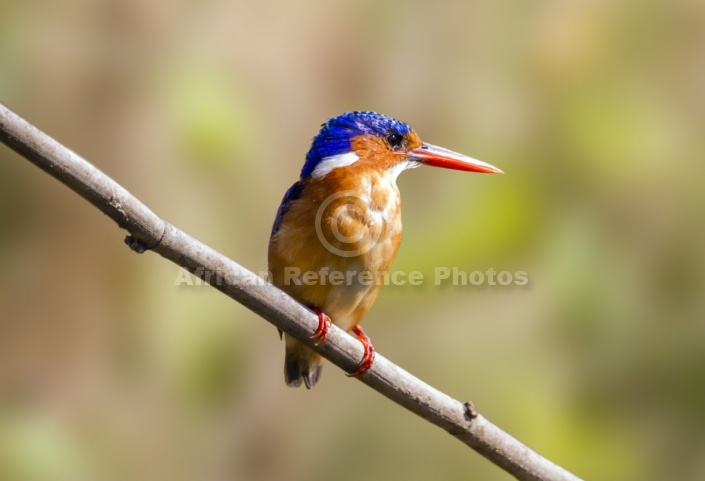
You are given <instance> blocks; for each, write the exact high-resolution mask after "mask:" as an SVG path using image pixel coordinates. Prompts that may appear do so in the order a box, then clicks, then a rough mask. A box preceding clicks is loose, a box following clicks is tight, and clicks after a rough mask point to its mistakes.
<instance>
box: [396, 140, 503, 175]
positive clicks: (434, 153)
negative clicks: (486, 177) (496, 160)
mask: <svg viewBox="0 0 705 481" xmlns="http://www.w3.org/2000/svg"><path fill="white" fill-rule="evenodd" d="M407 158H408V159H410V160H415V161H417V162H421V163H422V164H426V165H432V166H434V167H443V168H446V169H455V170H465V171H467V172H482V173H486V174H503V173H504V172H502V171H501V170H499V169H498V168H497V167H494V166H492V165H490V164H487V163H485V162H482V161H481V160H477V159H473V158H472V157H468V156H467V155H463V154H459V153H457V152H453V151H452V150H448V149H444V148H443V147H438V146H435V145H432V144H426V143H424V144H423V145H421V147H418V148H416V149H414V150H411V151H409V154H408V156H407Z"/></svg>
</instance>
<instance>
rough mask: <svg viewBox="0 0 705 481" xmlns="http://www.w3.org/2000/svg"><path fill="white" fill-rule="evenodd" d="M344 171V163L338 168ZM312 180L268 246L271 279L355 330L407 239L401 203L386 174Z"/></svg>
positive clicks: (344, 327) (294, 295)
mask: <svg viewBox="0 0 705 481" xmlns="http://www.w3.org/2000/svg"><path fill="white" fill-rule="evenodd" d="M338 170H341V171H342V170H344V169H338ZM334 174H335V172H332V173H331V174H329V175H327V176H326V177H324V178H322V179H315V180H313V181H312V182H311V183H310V184H309V185H308V186H307V187H306V188H305V189H304V191H303V193H302V195H301V197H300V198H299V199H298V200H297V201H296V203H295V204H294V205H293V206H292V207H291V209H290V210H289V211H288V212H287V213H286V214H285V215H284V217H283V218H282V222H281V227H280V229H279V231H278V232H277V233H276V234H275V235H274V236H273V237H272V239H271V240H270V245H269V270H270V271H271V272H272V279H271V280H272V282H273V283H274V284H275V285H276V286H278V287H279V288H281V289H282V290H284V291H285V292H287V293H289V294H290V295H291V296H293V297H294V298H296V299H297V300H299V301H300V302H302V303H304V304H306V305H308V306H310V307H315V308H318V309H320V310H322V311H323V312H325V313H326V314H328V315H329V316H330V317H331V319H332V320H333V322H334V323H335V324H336V325H338V326H340V327H342V328H343V329H346V330H349V329H351V328H352V327H354V326H355V325H357V324H359V322H360V321H361V320H362V318H363V317H364V316H365V314H366V313H367V311H368V310H369V309H370V307H371V306H372V304H373V302H374V300H375V299H376V297H377V294H378V293H379V290H380V288H381V286H382V284H383V283H384V278H385V276H386V274H387V272H388V271H389V268H390V266H391V264H392V261H393V260H394V256H395V255H396V252H397V249H398V248H399V243H400V242H401V201H400V198H399V190H398V189H397V186H396V184H395V181H394V179H393V178H392V177H391V176H390V175H389V174H388V173H387V172H371V173H367V174H364V175H355V176H349V175H348V176H345V175H334Z"/></svg>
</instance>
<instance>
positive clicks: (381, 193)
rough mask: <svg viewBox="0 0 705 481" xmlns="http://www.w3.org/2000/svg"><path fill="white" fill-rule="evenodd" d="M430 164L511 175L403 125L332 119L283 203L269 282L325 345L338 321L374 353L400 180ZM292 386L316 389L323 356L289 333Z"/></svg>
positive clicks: (367, 356) (287, 371)
mask: <svg viewBox="0 0 705 481" xmlns="http://www.w3.org/2000/svg"><path fill="white" fill-rule="evenodd" d="M421 165H431V166H435V167H445V168H448V169H456V170H464V171H469V172H485V173H502V171H501V170H499V169H498V168H496V167H493V166H491V165H489V164H486V163H484V162H481V161H479V160H475V159H473V158H470V157H467V156H465V155H463V154H459V153H456V152H453V151H451V150H447V149H444V148H441V147H436V146H435V145H431V144H428V143H425V142H422V141H421V139H420V138H419V136H418V134H417V133H416V132H415V131H414V130H413V129H412V128H411V127H409V126H408V125H407V124H405V123H404V122H400V121H399V120H395V119H393V118H391V117H387V116H385V115H382V114H378V113H375V112H359V111H358V112H348V113H344V114H343V115H340V116H338V117H335V118H332V119H330V120H328V121H327V122H326V123H324V124H323V125H322V126H321V130H320V132H319V133H318V135H316V137H315V138H314V139H313V143H312V145H311V148H310V150H309V151H308V154H307V155H306V161H305V163H304V166H303V169H302V170H301V177H300V179H299V180H298V181H297V182H296V183H295V184H294V185H292V186H291V188H289V190H288V191H287V192H286V194H285V195H284V199H283V200H282V203H281V205H280V206H279V210H278V212H277V215H276V219H275V221H274V226H273V227H272V233H271V237H270V240H269V253H268V261H269V273H270V281H271V282H272V283H273V284H274V285H275V286H277V287H279V288H280V289H282V290H283V291H285V292H286V293H288V294H289V295H291V296H292V297H293V298H294V299H296V300H298V301H299V302H301V303H302V304H304V305H305V306H307V307H309V308H310V309H311V310H312V311H313V312H315V313H316V314H317V315H318V319H319V326H318V330H317V331H316V333H315V334H314V335H313V336H312V337H313V338H317V339H318V343H319V344H320V343H323V342H325V339H326V332H327V330H328V327H329V325H330V323H331V322H332V323H333V324H335V325H336V326H338V327H340V328H341V329H344V330H345V331H348V332H349V331H352V332H353V333H354V334H355V335H356V336H357V338H358V339H359V340H360V342H362V344H363V346H364V356H363V358H362V361H361V362H360V365H359V367H358V369H357V370H356V371H355V372H353V373H351V374H350V375H351V376H355V377H360V376H362V375H364V374H365V373H366V372H367V371H368V370H369V369H370V368H371V367H372V363H373V362H374V353H375V351H374V348H373V347H372V343H371V342H370V340H369V338H368V337H367V336H366V335H365V333H364V331H363V330H362V329H361V328H360V322H361V321H362V319H363V318H364V317H365V314H367V311H369V310H370V308H371V307H372V304H373V303H374V301H375V299H376V298H377V295H378V294H379V291H380V289H381V287H382V285H384V283H385V282H384V280H385V279H386V277H387V275H388V272H389V268H390V266H391V265H392V261H393V260H394V256H395V255H396V253H397V249H399V244H400V242H401V232H402V228H401V198H400V196H399V189H398V188H397V185H396V180H397V176H398V175H399V174H400V173H401V171H403V170H405V169H413V168H416V167H419V166H421ZM285 342H286V354H285V359H284V378H285V381H286V384H287V385H289V386H292V387H297V386H300V385H301V383H302V381H303V383H304V384H305V385H306V387H307V388H309V389H310V388H312V387H313V386H314V385H315V384H316V382H317V381H318V379H319V377H320V375H321V368H322V366H323V358H322V357H321V356H319V355H318V354H317V353H315V352H314V351H312V350H311V349H309V348H307V347H306V346H304V345H303V344H302V343H300V342H299V341H297V340H296V339H294V338H293V337H291V336H288V335H285Z"/></svg>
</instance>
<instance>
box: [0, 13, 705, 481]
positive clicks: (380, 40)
mask: <svg viewBox="0 0 705 481" xmlns="http://www.w3.org/2000/svg"><path fill="white" fill-rule="evenodd" d="M0 9H1V11H2V15H1V16H0V72H2V74H1V75H0V101H2V102H3V103H5V104H6V105H8V106H9V107H10V108H12V109H13V110H15V111H16V112H17V113H19V114H20V115H22V116H23V117H25V118H26V119H27V120H29V121H30V122H32V123H34V124H35V125H36V126H38V127H39V128H40V129H42V130H44V131H45V132H47V133H48V134H50V135H52V136H53V137H55V138H56V139H58V140H59V141H60V142H62V143H63V144H65V145H67V146H68V147H70V148H72V149H73V150H75V151H76V152H78V153H80V154H81V155H82V156H84V157H85V158H87V159H88V160H90V161H91V162H93V163H94V164H95V165H96V166H98V167H99V168H100V169H102V170H103V171H105V172H106V173H107V174H108V175H110V176H112V177H113V178H114V179H115V180H117V181H118V182H120V183H121V184H122V185H124V186H125V187H126V188H127V189H129V190H130V191H131V192H133V193H134V194H135V195H137V196H138V197H139V198H140V199H141V200H142V201H144V202H145V203H146V204H147V205H149V206H150V207H151V208H152V209H153V210H154V211H155V212H156V213H157V214H158V215H160V216H162V217H163V218H165V219H166V220H167V221H169V222H171V223H173V224H174V225H176V226H178V227H179V228H181V229H183V230H185V231H186V232H188V233H190V234H191V235H193V236H195V237H197V238H199V239H200V240H202V241H204V242H206V243H207V244H209V245H211V246H212V247H214V248H215V249H217V250H219V251H221V252H223V253H224V254H226V255H228V256H229V257H231V258H232V259H234V260H236V261H237V262H239V263H240V264H242V265H244V266H245V267H247V268H249V269H251V270H254V271H256V272H258V271H263V270H265V269H266V250H267V242H268V237H269V231H270V228H271V223H272V221H273V218H274V214H275V212H276V209H277V206H278V205H279V202H280V200H281V198H282V196H283V194H284V192H285V191H286V189H287V188H288V187H289V186H290V185H291V184H292V183H293V182H294V181H295V180H296V179H297V177H298V174H299V170H300V168H301V165H302V162H303V158H304V155H305V153H306V151H307V150H308V146H309V143H310V140H311V138H312V137H313V136H314V135H315V134H316V133H317V131H318V127H319V125H320V124H321V123H322V122H324V121H325V120H326V119H328V118H329V117H332V116H335V115H338V114H340V113H342V112H344V111H347V110H356V109H362V110H367V109H370V110H376V111H379V112H382V113H385V114H387V115H391V116H393V117H396V118H399V119H401V120H403V121H406V122H408V123H409V124H410V125H412V126H413V127H414V128H415V129H416V130H417V131H418V132H419V133H420V135H421V137H422V138H423V139H425V140H427V141H429V142H432V143H434V144H437V145H442V146H445V147H448V148H451V149H453V150H457V151H460V152H463V153H466V154H468V155H471V156H474V157H477V158H479V159H482V160H485V161H487V162H490V163H492V164H494V165H496V166H498V167H500V168H502V169H503V170H504V171H505V172H506V175H503V176H480V175H470V174H462V173H459V172H453V171H443V170H440V169H425V168H422V169H417V170H414V171H411V172H408V173H405V174H404V175H402V176H401V178H400V179H399V187H400V190H401V192H402V198H403V200H404V241H403V243H402V247H401V249H400V251H399V254H398V256H397V260H396V262H395V265H394V268H395V269H398V270H403V271H406V272H409V271H413V270H418V271H421V272H423V273H424V274H425V276H426V282H425V283H424V284H423V285H422V286H418V287H411V286H408V285H407V286H389V287H387V288H385V289H383V290H382V294H381V295H380V297H379V300H378V301H377V303H376V305H375V307H374V308H373V309H372V311H371V312H370V314H369V315H368V317H367V319H366V321H365V328H366V330H367V332H368V333H369V334H370V336H371V337H372V339H373V340H374V342H375V346H376V347H377V348H378V350H379V351H380V352H381V353H382V354H383V355H384V356H386V357H388V358H389V359H391V360H393V361H394V362H396V363H398V364H399V365H400V366H402V367H403V368H405V369H407V370H409V371H410V372H412V373H414V374H415V375H417V376H418V377H420V378H421V379H423V380H424V381H426V382H428V383H430V384H431V385H433V386H435V387H437V388H439V389H441V390H443V391H445V392H447V393H448V394H450V395H451V396H454V397H456V398H458V399H460V400H466V399H472V400H473V402H474V403H475V405H476V406H477V407H478V409H479V411H480V412H481V413H482V414H484V415H485V416H486V417H488V418H489V419H490V420H492V421H493V422H494V423H496V424H498V425H499V426H500V427H502V428H503V429H505V430H506V431H508V432H510V433H511V434H512V435H514V436H515V437H517V438H518V439H520V440H521V441H523V442H524V443H526V444H528V445H529V446H530V447H532V448H534V449H535V450H537V451H538V452H539V453H541V454H543V455H545V456H547V457H548V458H550V459H551V460H553V461H554V462H556V463H558V464H560V465H562V466H564V467H565V468H567V469H568V470H570V471H572V472H574V473H576V474H577V475H579V476H581V477H584V478H587V479H619V480H637V479H638V480H660V479H705V457H703V456H702V453H703V452H705V409H703V408H704V407H705V295H704V294H705V248H704V247H703V234H704V233H705V215H703V207H704V206H705V188H703V179H705V162H704V161H705V135H703V130H704V127H705V57H704V56H703V52H705V3H703V2H701V1H697V0H676V1H670V2H667V1H665V0H660V1H659V0H647V1H643V0H641V1H637V0H631V1H627V0H624V1H607V0H590V1H588V0H576V1H572V2H564V1H557V0H541V1H535V2H524V1H518V0H514V1H512V0H500V1H471V2H465V1H447V2H433V3H432V2H402V1H381V2H380V1H362V2H323V1H303V2H296V3H294V2H284V1H279V2H276V1H275V2H242V1H232V0H229V1H225V0H208V1H202V2H193V1H191V2H167V1H164V0H139V1H138V0H127V1H120V2H118V1H107V0H103V1H89V0H66V1H62V2H50V1H46V0H35V1H19V0H0ZM0 233H1V234H2V235H0V479H2V480H12V481H25V480H27V481H44V480H47V481H49V480H51V481H55V480H125V479H131V480H150V481H152V480H170V481H176V480H196V479H197V480H212V481H220V480H283V479H286V480H328V479H337V480H341V481H344V480H352V479H360V478H361V477H365V478H367V479H406V480H409V481H411V480H428V479H440V480H454V479H468V478H472V479H483V480H506V479H511V478H510V477H509V476H508V475H506V474H504V473H503V472H502V471H500V470H499V469H498V468H495V467H494V466H493V465H491V464H490V463H489V462H487V461H485V460H484V459H483V458H481V457H480V456H479V455H477V454H475V453H473V452H472V451H470V450H469V449H467V448H466V447H465V446H463V445H462V444H461V443H458V442H457V441H455V440H453V439H452V438H451V437H450V436H448V435H447V434H446V433H444V432H443V431H441V430H440V429H438V428H435V427H433V426H431V425H429V424H427V423H426V422H424V421H422V420H420V419H418V418H416V417H415V416H413V415H412V414H410V413H408V412H406V411H404V410H403V409H401V408H399V407H397V406H396V405H394V404H392V403H391V402H389V401H388V400H386V399H385V398H383V397H382V396H380V395H378V394H377V393H376V392H374V391H372V390H370V389H368V388H366V387H364V386H363V385H361V384H359V383H356V382H355V381H353V380H350V379H348V378H346V377H345V376H344V374H343V373H342V372H341V371H340V370H338V369H337V368H335V367H333V366H331V365H327V366H326V367H325V369H324V371H323V377H322V380H321V382H320V383H319V385H318V386H317V387H316V388H315V389H314V390H313V391H306V390H304V389H298V390H293V389H289V388H287V387H286V386H285V385H284V381H283V374H282V365H283V351H284V346H283V344H282V343H281V342H280V341H279V338H278V336H277V333H276V330H275V329H274V328H273V327H272V326H271V325H269V324H267V323H266V322H264V321H262V319H260V318H258V317H257V316H255V315H254V314H252V313H250V312H249V311H248V310H246V309H245V308H244V307H242V306H240V305H238V304H236V303H235V302H232V301H230V300H229V299H227V298H226V297H225V296H223V295H221V294H220V293H218V292H216V291H215V290H213V289H211V288H209V287H207V286H195V285H193V286H189V285H184V284H182V285H178V282H177V280H178V279H179V278H182V279H183V275H182V273H180V271H179V269H178V268H177V267H176V266H174V265H172V264H171V263H169V262H166V261H164V260H163V259H161V258H160V257H158V256H156V255H154V254H145V255H142V256H138V255H135V254H133V253H132V252H130V251H129V250H128V249H127V248H126V247H125V245H124V244H123V237H124V232H121V231H119V230H118V229H117V228H116V226H115V225H114V224H113V223H112V222H111V221H110V220H109V219H108V218H107V217H105V216H103V215H102V214H100V213H99V212H98V211H97V210H95V209H94V208H93V207H91V206H90V205H89V204H88V203H86V202H85V201H83V200H82V199H80V198H79V197H78V196H77V195H75V194H74V193H72V192H70V191H69V190H68V189H67V188H65V187H63V186H61V185H59V184H58V183H57V182H56V181H55V180H53V179H51V178H50V177H49V176H47V175H46V174H44V173H42V172H41V171H39V170H38V169H36V168H35V167H33V166H32V165H30V164H29V163H28V162H27V161H25V160H23V159H22V158H20V157H19V156H18V155H16V154H14V153H13V152H11V151H10V150H9V149H7V148H5V147H4V146H0ZM439 266H445V267H450V268H452V267H457V268H458V269H460V270H464V271H475V270H480V271H484V270H486V269H487V268H489V267H492V268H494V269H495V270H496V271H502V270H507V271H509V272H516V271H519V270H523V271H526V272H527V274H528V279H529V283H528V285H526V286H523V287H519V286H512V287H501V286H495V287H492V286H487V285H486V286H472V285H468V286H452V285H447V284H444V285H442V286H435V285H434V284H433V282H432V278H433V273H434V269H435V268H436V267H439Z"/></svg>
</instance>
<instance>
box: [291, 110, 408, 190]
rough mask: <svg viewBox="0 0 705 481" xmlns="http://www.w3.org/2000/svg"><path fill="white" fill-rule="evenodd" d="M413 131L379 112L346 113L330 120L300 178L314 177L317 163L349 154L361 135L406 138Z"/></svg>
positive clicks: (307, 155)
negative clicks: (352, 144)
mask: <svg viewBox="0 0 705 481" xmlns="http://www.w3.org/2000/svg"><path fill="white" fill-rule="evenodd" d="M410 131H411V127H409V126H408V125H406V124H405V123H404V122H400V121H399V120H396V119H393V118H391V117H387V116H386V115H382V114H378V113H377V112H359V111H358V112H346V113H344V114H343V115H340V116H338V117H335V118H332V119H330V120H329V121H328V122H326V123H325V124H323V125H322V126H321V131H320V132H319V133H318V135H316V137H315V138H314V139H313V143H312V144H311V149H310V150H309V151H308V154H306V163H305V164H304V167H303V169H301V178H302V179H303V178H306V177H308V176H309V175H311V172H313V171H314V169H315V168H316V166H317V165H318V163H319V162H320V161H321V160H323V159H325V158H326V157H330V156H331V155H338V154H344V153H346V152H350V149H351V146H350V140H351V139H352V138H354V137H357V136H359V135H378V136H381V137H387V136H388V135H390V134H397V135H399V136H402V137H403V136H405V135H406V134H408V133H409V132H410Z"/></svg>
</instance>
